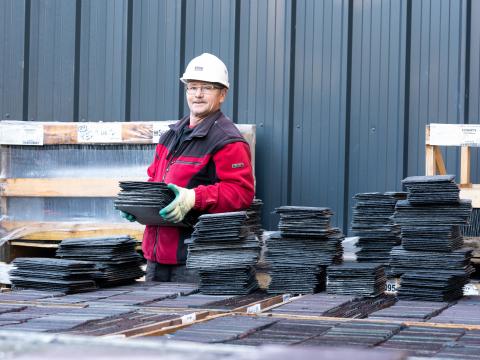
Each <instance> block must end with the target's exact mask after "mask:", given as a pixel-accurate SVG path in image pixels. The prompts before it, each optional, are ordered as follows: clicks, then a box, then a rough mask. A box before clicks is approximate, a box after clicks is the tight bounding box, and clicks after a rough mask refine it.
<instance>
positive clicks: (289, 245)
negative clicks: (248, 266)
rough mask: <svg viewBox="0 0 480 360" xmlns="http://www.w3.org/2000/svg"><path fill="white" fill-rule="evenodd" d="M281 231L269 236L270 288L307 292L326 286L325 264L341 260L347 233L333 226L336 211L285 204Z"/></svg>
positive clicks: (277, 211) (282, 209) (282, 290)
mask: <svg viewBox="0 0 480 360" xmlns="http://www.w3.org/2000/svg"><path fill="white" fill-rule="evenodd" d="M275 212H276V213H277V214H279V215H280V222H279V223H278V228H279V230H280V231H279V232H277V233H274V234H272V236H270V238H269V239H268V240H267V244H266V246H267V250H266V254H265V261H266V262H267V264H268V268H269V275H270V277H271V282H270V285H269V287H268V292H269V293H272V294H277V293H285V292H289V293H294V294H306V293H314V292H317V291H321V290H323V289H324V287H325V280H326V273H325V267H326V266H328V265H331V264H340V263H341V262H342V257H343V247H342V240H343V239H344V235H343V234H342V232H341V231H340V229H338V228H334V227H331V226H330V218H331V217H332V215H333V212H332V211H331V210H330V209H329V208H325V207H300V206H282V207H279V208H277V209H276V210H275Z"/></svg>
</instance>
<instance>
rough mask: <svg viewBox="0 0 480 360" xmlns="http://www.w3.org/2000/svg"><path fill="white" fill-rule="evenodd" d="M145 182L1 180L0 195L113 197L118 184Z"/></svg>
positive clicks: (66, 179) (56, 179) (134, 179)
mask: <svg viewBox="0 0 480 360" xmlns="http://www.w3.org/2000/svg"><path fill="white" fill-rule="evenodd" d="M120 180H122V181H127V180H128V181H146V179H145V178H130V179H89V178H85V179H69V178H53V179H43V178H39V179H2V180H1V181H0V195H1V196H4V197H9V196H16V197H115V196H117V194H118V193H119V191H120V187H119V186H118V182H119V181H120Z"/></svg>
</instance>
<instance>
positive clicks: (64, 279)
mask: <svg viewBox="0 0 480 360" xmlns="http://www.w3.org/2000/svg"><path fill="white" fill-rule="evenodd" d="M13 265H14V268H13V269H12V270H11V271H10V279H11V281H12V286H13V287H14V288H32V289H40V290H47V291H49V290H50V291H59V292H63V293H75V292H81V291H90V290H94V289H95V288H96V285H95V281H94V280H93V276H94V274H95V273H96V270H95V265H94V264H93V263H90V262H85V261H76V260H63V259H52V258H27V257H25V258H16V259H15V260H14V261H13Z"/></svg>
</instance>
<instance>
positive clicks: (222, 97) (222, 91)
mask: <svg viewBox="0 0 480 360" xmlns="http://www.w3.org/2000/svg"><path fill="white" fill-rule="evenodd" d="M227 93H228V89H227V88H223V89H222V90H221V93H220V94H221V98H220V104H221V103H223V102H224V101H225V98H226V97H227Z"/></svg>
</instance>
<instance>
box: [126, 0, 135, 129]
mask: <svg viewBox="0 0 480 360" xmlns="http://www.w3.org/2000/svg"><path fill="white" fill-rule="evenodd" d="M132 38H133V0H128V2H127V50H126V64H125V72H126V74H125V121H131V115H132V47H133V44H132Z"/></svg>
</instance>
